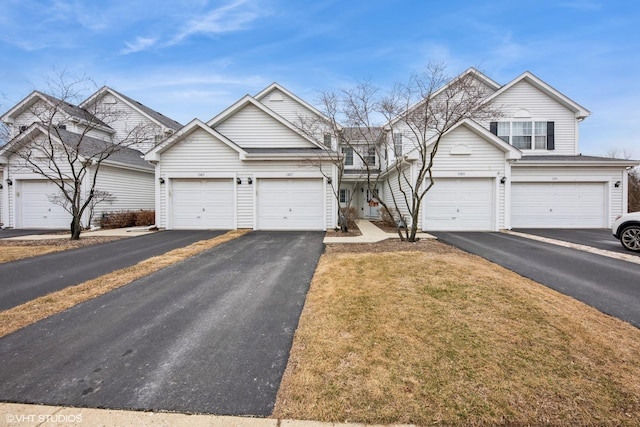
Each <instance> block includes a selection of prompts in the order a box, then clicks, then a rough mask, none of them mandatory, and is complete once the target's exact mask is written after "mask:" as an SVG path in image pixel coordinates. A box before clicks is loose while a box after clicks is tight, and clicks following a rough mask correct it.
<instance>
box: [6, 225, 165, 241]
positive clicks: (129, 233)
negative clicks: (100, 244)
mask: <svg viewBox="0 0 640 427" xmlns="http://www.w3.org/2000/svg"><path fill="white" fill-rule="evenodd" d="M155 231H156V230H151V227H129V228H113V229H104V230H103V229H98V230H94V231H83V232H82V233H81V234H80V238H81V239H83V238H87V237H113V236H117V237H133V236H143V235H145V234H151V233H154V232H155ZM70 237H71V234H67V233H64V234H62V233H56V234H30V235H26V236H15V237H6V238H4V239H0V240H51V239H69V238H70Z"/></svg>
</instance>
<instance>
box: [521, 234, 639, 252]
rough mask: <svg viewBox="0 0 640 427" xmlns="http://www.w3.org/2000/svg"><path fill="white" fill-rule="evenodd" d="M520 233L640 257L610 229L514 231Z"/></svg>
mask: <svg viewBox="0 0 640 427" xmlns="http://www.w3.org/2000/svg"><path fill="white" fill-rule="evenodd" d="M513 231H517V232H519V233H526V234H533V235H535V236H541V237H547V238H549V239H556V240H562V241H565V242H570V243H577V244H579V245H584V246H591V247H592V248H597V249H603V250H606V251H611V252H618V253H623V254H628V255H634V254H635V255H638V256H640V253H637V252H631V251H628V250H626V249H625V248H623V247H622V245H621V244H620V241H619V240H617V239H615V238H614V237H613V235H612V234H611V229H609V228H583V229H558V228H542V229H529V228H521V229H514V230H513Z"/></svg>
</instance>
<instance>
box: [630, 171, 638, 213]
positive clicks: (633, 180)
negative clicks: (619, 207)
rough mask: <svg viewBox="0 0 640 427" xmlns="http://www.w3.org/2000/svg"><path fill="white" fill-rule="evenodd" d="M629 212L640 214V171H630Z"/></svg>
mask: <svg viewBox="0 0 640 427" xmlns="http://www.w3.org/2000/svg"><path fill="white" fill-rule="evenodd" d="M628 206H629V212H640V169H638V168H634V169H632V170H631V171H629V204H628Z"/></svg>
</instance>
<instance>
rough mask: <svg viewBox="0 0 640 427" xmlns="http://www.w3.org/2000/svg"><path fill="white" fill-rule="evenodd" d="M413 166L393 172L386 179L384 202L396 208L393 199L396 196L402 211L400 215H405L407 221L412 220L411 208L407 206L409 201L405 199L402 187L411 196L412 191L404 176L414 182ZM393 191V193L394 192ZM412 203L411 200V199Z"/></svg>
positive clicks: (391, 207) (399, 208)
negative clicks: (409, 189) (412, 177)
mask: <svg viewBox="0 0 640 427" xmlns="http://www.w3.org/2000/svg"><path fill="white" fill-rule="evenodd" d="M411 176H412V175H411V168H410V167H405V168H403V169H402V170H401V171H394V172H391V173H390V174H389V175H388V176H387V179H386V181H385V191H384V202H385V204H386V205H387V206H388V207H389V209H392V210H393V209H396V205H395V204H394V201H393V196H395V203H396V204H397V210H398V211H399V213H400V216H401V217H403V218H404V219H405V220H406V221H407V222H409V221H410V215H409V209H408V208H407V203H406V201H405V198H404V195H403V194H402V192H401V191H400V188H401V187H402V188H405V189H406V191H407V194H408V195H409V196H410V195H411V193H410V192H409V191H408V187H407V184H406V182H405V181H404V179H405V178H404V177H406V178H408V180H409V182H412V179H411ZM392 193H393V194H392ZM409 203H411V200H409Z"/></svg>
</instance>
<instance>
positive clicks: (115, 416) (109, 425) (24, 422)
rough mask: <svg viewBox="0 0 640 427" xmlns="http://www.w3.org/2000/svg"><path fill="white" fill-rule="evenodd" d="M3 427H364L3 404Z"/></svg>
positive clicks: (0, 406)
mask: <svg viewBox="0 0 640 427" xmlns="http://www.w3.org/2000/svg"><path fill="white" fill-rule="evenodd" d="M0 426H19V427H32V426H34V427H35V426H38V427H39V426H66V427H85V426H101V427H122V426H137V427H169V426H190V427H254V426H255V427H363V426H364V424H340V423H323V422H319V421H302V420H300V421H298V420H283V419H277V418H250V417H229V416H217V415H190V414H178V413H168V412H141V411H122V410H115V409H94V408H64V407H61V406H46V405H26V404H19V403H0ZM396 426H398V427H401V426H404V427H411V426H410V425H407V424H402V425H400V424H397V425H396Z"/></svg>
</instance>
